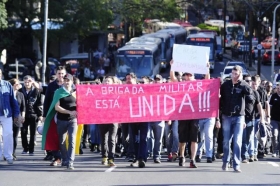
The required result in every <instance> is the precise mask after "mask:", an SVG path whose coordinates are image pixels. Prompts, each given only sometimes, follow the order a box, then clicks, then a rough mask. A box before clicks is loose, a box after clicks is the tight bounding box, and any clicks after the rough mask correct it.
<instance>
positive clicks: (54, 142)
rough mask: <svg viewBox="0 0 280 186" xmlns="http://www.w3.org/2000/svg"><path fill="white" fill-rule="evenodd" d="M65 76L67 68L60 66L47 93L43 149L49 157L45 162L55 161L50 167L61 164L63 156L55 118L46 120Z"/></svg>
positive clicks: (44, 110) (44, 111)
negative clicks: (55, 94)
mask: <svg viewBox="0 0 280 186" xmlns="http://www.w3.org/2000/svg"><path fill="white" fill-rule="evenodd" d="M65 75H66V69H65V67H64V66H58V67H57V69H56V80H54V81H53V82H51V83H49V85H48V87H47V90H46V93H45V100H44V106H43V117H44V119H43V121H45V123H44V128H43V134H42V149H43V150H46V151H47V156H46V157H45V158H44V160H52V159H53V158H54V161H53V162H52V163H51V164H50V166H57V165H60V164H61V154H60V151H59V140H58V134H57V128H56V124H55V121H54V116H53V118H50V119H49V120H48V121H46V120H45V119H46V116H47V114H48V112H49V109H50V106H51V103H52V100H53V95H54V92H55V91H56V90H57V89H59V88H60V87H61V86H62V85H63V83H64V76H65Z"/></svg>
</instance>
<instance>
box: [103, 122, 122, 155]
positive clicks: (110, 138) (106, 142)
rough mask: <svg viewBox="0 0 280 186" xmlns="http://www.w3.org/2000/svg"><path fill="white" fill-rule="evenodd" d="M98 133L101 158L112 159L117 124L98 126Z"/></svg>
mask: <svg viewBox="0 0 280 186" xmlns="http://www.w3.org/2000/svg"><path fill="white" fill-rule="evenodd" d="M99 131H100V140H101V152H102V157H103V158H105V157H108V158H109V159H114V155H115V150H116V135H117V131H118V124H100V125H99Z"/></svg>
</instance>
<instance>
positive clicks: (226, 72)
mask: <svg viewBox="0 0 280 186" xmlns="http://www.w3.org/2000/svg"><path fill="white" fill-rule="evenodd" d="M233 67H234V66H226V67H225V68H224V70H223V72H221V82H222V83H223V82H224V81H225V79H226V78H231V72H232V69H233Z"/></svg>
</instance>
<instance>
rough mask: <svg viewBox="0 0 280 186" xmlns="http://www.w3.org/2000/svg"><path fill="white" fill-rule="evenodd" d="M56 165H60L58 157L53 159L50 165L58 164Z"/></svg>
mask: <svg viewBox="0 0 280 186" xmlns="http://www.w3.org/2000/svg"><path fill="white" fill-rule="evenodd" d="M58 165H61V160H60V159H57V160H54V161H53V162H52V163H51V164H50V166H58Z"/></svg>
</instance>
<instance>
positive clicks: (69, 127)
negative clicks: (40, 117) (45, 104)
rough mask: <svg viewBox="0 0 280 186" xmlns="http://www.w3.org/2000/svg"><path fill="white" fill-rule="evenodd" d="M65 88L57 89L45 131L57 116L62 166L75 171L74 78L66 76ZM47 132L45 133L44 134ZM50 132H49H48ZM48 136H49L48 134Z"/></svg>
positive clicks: (75, 114)
mask: <svg viewBox="0 0 280 186" xmlns="http://www.w3.org/2000/svg"><path fill="white" fill-rule="evenodd" d="M63 79H64V83H63V86H62V87H61V88H59V89H57V90H56V91H55V93H54V96H53V101H52V103H51V106H50V108H49V111H48V114H47V116H46V119H45V124H44V129H45V128H48V127H49V126H50V123H51V120H52V119H53V118H54V115H55V114H57V121H56V124H57V125H56V127H57V134H58V138H59V146H60V151H61V155H62V166H67V169H69V170H73V169H74V166H73V163H74V159H75V143H76V133H77V128H78V126H77V112H76V92H75V90H73V86H72V85H73V76H72V75H71V74H66V75H65V76H64V78H63ZM44 132H45V130H44V131H43V133H44ZM47 132H48V131H47ZM67 134H68V140H69V145H68V150H67V149H66V136H67ZM46 136H48V134H46Z"/></svg>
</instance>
